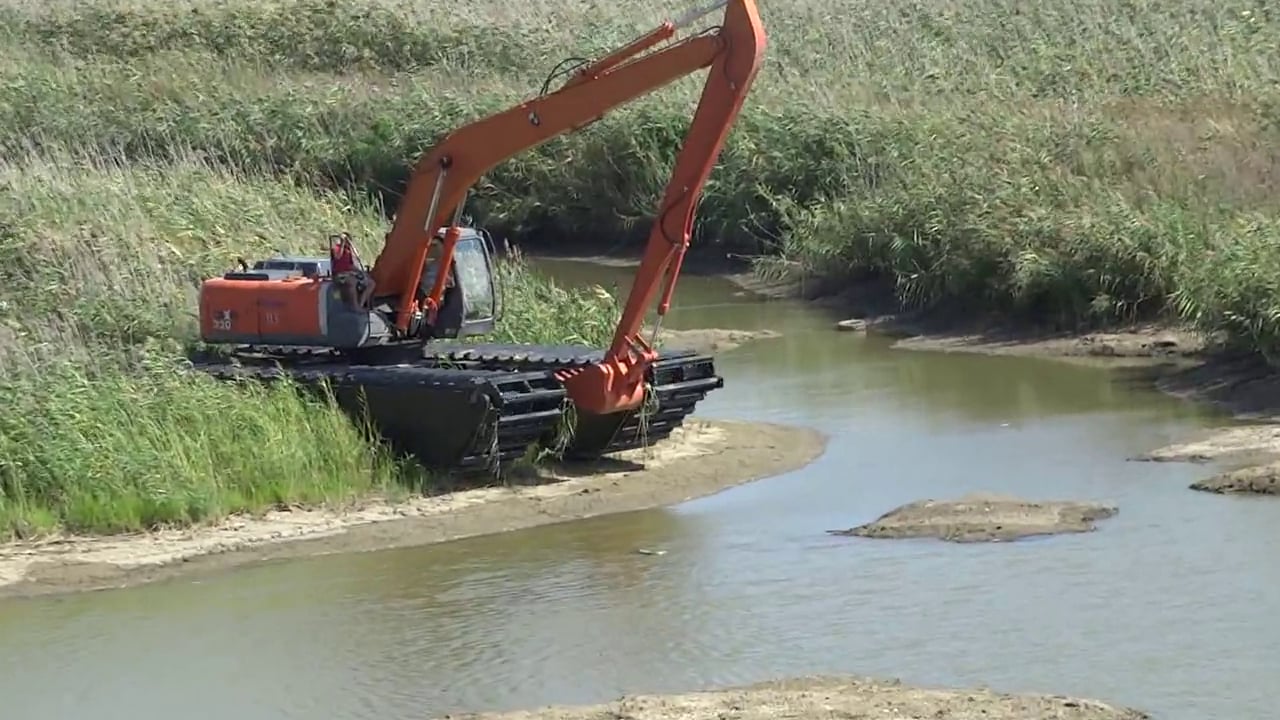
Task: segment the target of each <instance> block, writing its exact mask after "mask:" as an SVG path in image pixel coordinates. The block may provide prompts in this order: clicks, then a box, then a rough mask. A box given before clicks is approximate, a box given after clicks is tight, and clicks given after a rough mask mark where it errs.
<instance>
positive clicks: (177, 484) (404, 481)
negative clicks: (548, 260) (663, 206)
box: [0, 149, 617, 536]
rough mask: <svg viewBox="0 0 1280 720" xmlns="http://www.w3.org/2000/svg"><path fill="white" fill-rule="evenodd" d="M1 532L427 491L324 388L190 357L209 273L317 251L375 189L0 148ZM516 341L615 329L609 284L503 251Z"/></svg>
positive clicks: (99, 528)
mask: <svg viewBox="0 0 1280 720" xmlns="http://www.w3.org/2000/svg"><path fill="white" fill-rule="evenodd" d="M0 188H2V189H0V219H3V228H2V229H0V251H3V252H4V253H5V254H6V256H8V257H10V258H13V261H12V264H8V265H6V266H5V267H4V269H3V270H0V377H3V380H0V397H2V398H3V401H4V403H5V408H6V412H5V413H4V415H3V417H0V536H2V535H4V534H6V533H8V534H16V535H21V536H30V535H35V534H41V533H47V532H51V531H54V530H59V529H62V530H72V531H80V532H118V531H127V530H139V529H146V528H153V527H157V526H162V525H182V524H188V523H192V522H202V521H208V520H215V519H218V518H222V517H225V516H226V515H227V514H229V513H234V512H242V511H258V510H262V509H267V508H272V507H277V506H281V505H292V504H304V505H313V504H319V503H325V504H330V505H332V504H341V503H345V502H349V501H352V500H355V499H358V498H360V497H363V496H366V495H368V494H370V493H379V494H390V495H394V494H396V493H400V492H404V491H429V490H431V488H432V487H434V486H436V484H438V483H440V482H442V481H443V480H444V479H443V478H438V477H434V478H433V477H430V476H428V475H427V474H426V473H425V472H423V471H422V470H421V469H420V468H418V467H416V466H415V465H413V464H412V463H409V462H404V461H400V460H398V459H396V458H394V457H392V456H391V454H389V453H388V452H387V451H386V450H384V449H383V448H381V447H378V446H376V445H373V444H370V443H369V442H367V440H366V437H365V435H364V434H363V433H362V432H361V431H360V430H361V429H360V428H357V427H356V426H354V425H353V424H352V423H351V422H350V421H349V420H348V419H347V417H346V416H345V415H343V414H342V413H341V412H339V411H338V410H336V409H335V408H334V407H333V406H331V405H330V404H328V403H326V402H322V401H321V400H319V399H314V398H309V397H306V396H304V395H302V394H299V393H297V392H295V391H294V390H293V389H292V388H290V387H287V386H279V387H271V388H257V387H252V386H249V387H239V386H232V385H228V384H223V383H219V382H216V381H214V380H212V379H210V378H208V377H206V376H203V375H198V374H191V373H189V372H185V371H183V368H182V363H181V359H182V351H183V346H184V344H185V343H187V342H188V341H190V340H192V339H193V337H194V334H195V326H194V319H193V317H192V313H193V311H194V292H195V289H196V287H197V286H198V283H199V280H200V279H201V278H204V277H207V276H209V275H211V274H216V273H218V272H220V271H222V270H223V269H225V268H227V267H230V266H231V265H232V263H233V262H234V258H235V257H236V256H237V255H247V256H258V255H263V254H268V253H271V252H273V251H274V250H276V249H279V250H283V251H303V250H310V251H312V252H321V251H323V250H324V247H325V246H324V238H326V237H327V236H328V234H329V233H330V232H332V231H334V230H335V229H347V230H349V231H351V232H352V234H353V236H354V237H356V238H357V239H358V241H363V243H362V247H365V248H367V249H368V250H372V249H373V248H372V247H369V243H370V242H371V239H372V238H380V237H381V234H382V232H384V231H385V230H384V223H383V221H382V218H381V217H380V215H379V214H378V213H377V212H375V209H374V208H373V207H371V206H368V205H361V204H359V203H356V202H353V201H351V200H350V199H348V198H346V197H345V196H343V195H341V194H336V193H332V192H314V191H310V190H307V189H303V188H300V187H298V186H295V185H290V184H287V183H281V182H279V181H276V180H272V179H270V178H268V177H266V176H264V175H262V174H260V173H257V174H255V173H254V172H251V171H249V170H248V169H239V170H234V169H229V168H225V167H219V166H216V165H213V164H210V163H209V162H207V161H204V160H200V159H198V158H196V157H194V156H188V157H185V158H181V159H178V160H176V161H174V162H171V163H164V164H160V163H154V164H146V163H130V164H122V163H120V162H118V161H116V160H113V159H110V158H102V157H98V156H93V155H85V154H76V153H74V152H71V151H69V150H62V151H53V150H49V149H46V150H45V151H43V152H41V153H40V154H30V155H25V156H22V157H19V158H17V159H8V160H4V161H0ZM499 277H500V278H501V281H502V287H503V289H504V291H505V298H504V299H505V306H506V308H507V311H506V317H505V318H504V322H503V325H502V326H501V328H500V330H499V333H498V334H497V337H498V338H499V339H504V340H509V341H525V342H529V341H533V342H586V343H592V344H596V345H600V344H603V343H604V342H606V341H607V340H608V328H609V327H610V323H611V322H612V320H613V319H614V318H615V317H616V310H617V308H616V303H614V301H613V300H612V298H609V297H607V296H598V295H596V294H593V293H587V292H568V291H566V290H564V289H561V288H558V287H556V286H555V285H554V284H552V283H551V282H550V281H549V280H547V279H545V278H543V277H541V276H539V275H536V274H534V273H533V272H532V271H531V270H530V269H529V268H528V267H526V266H525V265H524V264H523V263H522V262H520V261H519V260H518V259H516V260H512V261H508V262H503V263H501V264H500V265H499Z"/></svg>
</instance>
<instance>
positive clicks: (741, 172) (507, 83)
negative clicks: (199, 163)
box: [0, 0, 1280, 350]
mask: <svg viewBox="0 0 1280 720" xmlns="http://www.w3.org/2000/svg"><path fill="white" fill-rule="evenodd" d="M687 4H688V3H686V2H683V0H681V1H679V2H677V1H676V0H669V1H665V0H664V1H663V2H659V3H653V4H650V3H645V4H642V5H641V6H638V7H635V8H627V7H626V6H625V5H619V4H616V3H614V4H602V3H599V2H594V1H592V0H573V1H572V2H563V3H558V2H551V1H550V0H533V1H531V2H527V3H521V4H520V5H519V7H518V8H516V7H515V6H510V5H508V4H506V3H501V2H497V0H476V2H473V3H466V4H456V3H455V4H441V3H425V2H407V1H406V2H392V1H391V0H379V2H375V3H355V2H353V1H352V0H333V1H332V2H326V1H324V0H303V1H302V2H284V1H283V0H270V1H269V2H266V3H254V4H250V3H247V2H246V3H232V4H230V5H227V6H223V7H215V6H214V5H213V4H211V3H207V2H203V1H202V0H196V1H194V2H193V1H192V0H187V1H186V2H184V3H180V4H179V5H176V6H168V7H166V6H162V5H160V4H158V3H146V2H142V1H141V0H131V1H121V2H110V1H109V0H94V2H92V3H90V4H89V5H88V9H85V8H83V7H82V8H80V9H75V10H64V9H56V10H54V11H51V12H46V13H38V12H36V11H34V10H33V8H34V7H36V4H35V3H34V2H12V3H11V5H10V6H9V7H8V8H7V10H6V12H7V16H6V18H5V19H6V21H7V23H6V24H8V25H9V26H10V27H12V28H13V30H12V31H11V32H12V34H13V35H14V36H16V38H17V40H15V41H12V42H14V43H16V44H23V43H25V44H26V46H27V47H28V48H31V47H34V44H35V43H36V42H49V41H54V40H56V41H57V42H58V43H60V44H61V45H62V46H63V47H64V48H65V49H66V50H67V51H68V52H69V53H70V55H69V56H64V57H61V58H57V59H54V58H50V57H47V56H45V55H44V54H42V53H37V52H36V51H34V50H31V49H27V50H25V51H23V52H20V53H17V54H15V55H14V56H13V59H11V60H9V61H7V64H6V70H4V78H3V79H4V82H2V83H0V100H3V102H0V108H4V107H6V106H7V107H8V110H0V128H3V129H4V130H3V132H5V134H4V135H3V136H0V147H13V146H14V145H15V144H19V143H23V142H29V141H31V139H32V138H36V139H40V138H44V137H53V138H60V137H72V136H74V137H77V138H84V139H85V140H86V141H87V142H90V143H92V144H95V145H98V146H102V147H112V148H119V149H121V151H122V152H124V153H126V154H128V155H130V156H135V157H137V156H156V155H159V156H166V155H168V154H170V153H171V152H173V151H174V150H175V148H177V149H178V150H179V151H185V150H184V148H185V147H186V146H194V147H196V148H199V149H200V150H202V151H205V152H210V153H213V154H216V155H221V156H228V157H232V158H236V159H244V158H248V157H252V158H261V157H263V156H264V154H263V152H262V148H264V147H265V148H266V156H267V157H269V159H270V160H271V162H273V163H274V164H275V165H276V166H277V167H278V168H280V169H282V170H286V171H288V172H290V173H292V174H294V175H295V176H298V177H301V178H305V179H307V180H309V181H316V180H321V181H332V180H337V181H340V182H344V183H353V184H356V185H359V186H363V187H366V188H373V189H380V188H388V187H390V188H394V187H396V185H397V182H398V181H400V180H402V179H403V177H404V174H405V172H406V171H405V163H406V161H407V160H408V159H410V158H412V157H413V155H414V153H415V152H416V151H417V150H418V149H419V148H421V147H422V146H423V144H424V143H427V142H429V141H430V140H431V139H433V138H434V137H436V136H437V135H438V134H439V133H440V132H442V131H444V130H446V129H448V128H449V127H451V126H452V125H454V124H455V123H457V122H458V121H460V120H461V119H463V118H468V117H474V116H476V115H478V114H479V113H481V112H484V111H486V110H492V109H497V108H500V107H504V106H506V104H508V103H510V102H511V101H513V100H515V99H517V98H520V97H524V96H527V95H528V94H529V93H531V92H533V91H534V90H535V89H536V88H537V86H538V85H539V84H540V83H541V81H542V79H543V74H544V73H545V72H547V71H548V70H549V69H550V68H551V67H552V66H553V65H554V63H555V62H557V61H559V60H560V59H562V58H563V57H566V56H570V55H579V54H586V53H589V52H591V51H595V50H599V49H600V48H602V47H606V46H608V45H610V44H612V43H615V42H617V41H619V40H622V39H624V38H626V37H629V36H630V35H631V34H632V33H634V32H636V31H637V30H639V29H642V28H645V27H648V26H650V25H652V24H653V23H654V22H655V21H656V20H657V19H659V18H661V17H664V16H667V15H670V14H672V12H673V11H677V10H679V9H683V8H684V6H685V5H687ZM55 5H56V6H57V7H58V8H62V7H64V6H65V3H56V4H55ZM192 8H194V10H192ZM762 13H763V14H764V16H765V20H766V23H767V24H768V27H769V30H770V33H771V46H770V48H771V49H770V56H769V59H768V65H767V67H766V69H765V71H764V73H763V74H762V77H761V80H760V81H759V83H758V85H757V90H756V91H755V93H754V94H753V96H752V97H751V98H750V100H749V103H748V110H747V112H746V113H745V116H744V117H743V119H742V121H741V125H740V128H739V130H738V132H736V133H735V134H734V136H733V139H732V141H731V143H730V148H729V149H728V151H727V152H726V154H725V157H724V160H723V162H722V164H721V167H720V168H719V169H718V171H717V173H716V175H715V176H714V178H713V180H712V182H711V184H710V186H709V187H708V191H707V198H706V202H704V204H703V205H702V208H701V213H702V216H701V219H700V222H699V233H700V235H699V241H700V242H703V243H704V244H705V243H711V242H722V243H727V244H731V245H734V246H736V247H739V248H747V249H753V250H755V249H759V250H764V251H767V252H769V253H770V254H772V255H775V256H781V257H783V258H784V259H788V260H796V261H799V262H800V264H801V265H803V266H804V267H805V268H807V269H808V270H810V271H812V272H815V273H817V274H819V275H821V276H823V277H827V278H830V279H834V280H836V281H837V282H843V281H849V280H852V279H856V278H859V277H864V276H865V275H867V274H875V275H881V276H886V275H887V276H889V277H891V278H893V279H894V280H896V281H897V283H898V287H899V291H900V295H901V296H902V298H903V300H904V301H906V302H908V303H913V304H919V305H924V306H929V305H936V304H939V303H943V302H946V303H955V302H958V301H963V302H972V303H975V304H977V305H979V306H981V307H984V308H988V309H1000V310H1007V311H1013V312H1017V313H1021V314H1023V315H1024V316H1026V317H1030V318H1033V319H1037V320H1041V321H1045V320H1048V321H1056V322H1061V323H1064V324H1073V323H1076V322H1080V321H1108V320H1116V319H1127V318H1132V317H1135V316H1138V315H1143V314H1152V313H1160V312H1167V313H1169V314H1171V315H1175V316H1178V317H1180V318H1182V319H1185V320H1189V321H1193V322H1197V323H1200V324H1201V325H1202V326H1204V327H1206V328H1211V329H1226V330H1229V331H1230V332H1231V333H1232V334H1233V336H1235V337H1236V338H1237V339H1240V340H1241V341H1243V342H1245V343H1246V344H1248V345H1249V346H1251V347H1254V348H1258V349H1263V350H1270V349H1272V348H1274V346H1275V345H1276V343H1277V338H1280V313H1276V312H1274V311H1275V310H1276V309H1277V307H1280V297H1278V296H1277V294H1276V291H1275V288H1274V283H1273V282H1272V281H1271V279H1270V278H1271V277H1272V276H1273V275H1274V274H1275V271H1276V270H1280V249H1277V247H1280V244H1277V243H1276V242H1275V240H1276V239H1277V237H1278V234H1277V212H1276V211H1277V202H1276V201H1275V199H1274V198H1275V195H1276V193H1275V179H1274V170H1275V168H1276V167H1277V158H1278V157H1280V155H1278V154H1277V153H1278V152H1280V151H1277V150H1276V149H1275V145H1276V143H1275V140H1276V139H1277V137H1278V136H1280V131H1278V130H1277V128H1276V126H1275V124H1274V121H1273V118H1274V117H1275V116H1276V112H1275V111H1276V110H1277V109H1280V90H1277V87H1278V85H1277V80H1280V60H1278V59H1277V58H1280V52H1278V50H1280V40H1277V38H1278V37H1280V13H1277V12H1276V11H1275V10H1274V8H1271V7H1270V6H1269V4H1268V3H1265V2H1261V0H1257V1H1255V2H1246V3H1243V4H1241V3H1237V4H1234V5H1222V4H1220V3H1214V2H1209V0H1170V1H1169V2H1161V3H1156V2H1145V1H1144V2H1134V1H1133V0H1084V1H1082V2H1076V3H1072V4H1070V5H1069V6H1067V5H1062V6H1058V5H1044V4H1039V5H1036V6H1034V7H1032V6H1026V5H1025V3H1018V2H1014V1H1013V0H930V1H928V2H925V1H923V0H921V1H917V2H910V3H905V4H904V3H866V2H862V1H861V0H859V1H858V2H855V1H854V0H799V1H798V2H793V3H785V4H778V3H765V4H764V7H763V8H762ZM108 28H110V30H108ZM583 38H586V39H583ZM262 64H267V65H269V66H273V67H275V68H277V69H278V70H277V71H276V73H275V74H273V75H268V74H265V73H263V72H262V71H261V69H260V67H261V65H262ZM333 73H338V74H339V77H338V79H336V80H335V79H334V78H333V76H332V74H333ZM138 75H141V76H143V77H145V78H147V81H146V82H142V83H137V82H128V81H127V80H128V79H129V78H132V77H135V76H138ZM122 81H125V82H122ZM695 92H696V82H682V83H681V84H680V85H679V87H678V88H675V89H672V90H669V91H664V92H662V93H660V94H659V95H658V96H657V97H654V98H650V99H647V100H645V101H643V102H641V103H638V104H636V105H634V106H632V107H629V108H627V109H625V110H623V111H621V112H619V113H618V114H616V115H615V116H613V117H612V118H610V119H609V120H608V121H606V122H605V123H601V124H599V125H596V126H594V127H592V128H590V129H588V130H587V131H586V132H584V133H581V134H580V135H578V136H575V137H573V138H569V139H567V140H564V141H557V142H553V143H550V144H548V145H547V146H544V147H543V148H541V149H539V150H538V151H535V152H532V153H529V154H527V155H525V156H522V157H521V158H519V159H517V160H514V161H511V162H509V163H507V164H505V165H504V166H503V167H502V168H501V169H499V170H497V171H495V172H494V173H492V174H491V176H490V177H489V178H488V184H487V185H486V187H485V192H483V193H482V197H481V198H479V199H478V201H477V203H476V206H475V210H476V215H477V217H478V219H481V220H483V221H485V222H487V223H489V224H491V225H496V226H500V227H502V228H504V229H506V230H508V231H510V232H512V233H515V234H517V235H518V236H519V237H521V238H523V239H526V240H529V241H536V240H538V239H540V238H546V237H553V238H556V239H560V238H565V237H569V238H580V237H586V238H588V239H593V240H595V241H596V242H601V243H602V244H603V243H604V242H606V241H605V240H602V238H607V239H613V238H628V237H634V236H635V233H636V232H637V228H638V229H639V230H643V229H644V226H643V224H641V225H637V222H643V221H644V220H645V219H647V218H648V217H649V215H650V214H651V213H652V209H653V207H654V205H655V203H656V200H657V196H658V193H659V192H660V189H661V184H662V182H663V180H664V179H665V172H666V169H667V168H668V167H669V163H670V159H671V158H672V156H673V153H674V148H675V147H676V146H677V144H678V142H679V138H680V136H681V132H682V129H683V127H684V124H685V123H686V122H687V115H688V110H689V107H690V104H689V103H690V102H691V101H692V99H693V97H694V96H695ZM108 98H109V99H110V106H111V109H109V110H108V109H106V105H107V102H106V99H108ZM86 101H88V102H90V103H92V104H94V105H95V106H96V107H98V108H100V109H103V112H101V113H86V112H83V111H82V110H81V108H82V107H84V104H85V103H86Z"/></svg>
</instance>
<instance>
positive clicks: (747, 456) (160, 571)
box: [0, 420, 826, 597]
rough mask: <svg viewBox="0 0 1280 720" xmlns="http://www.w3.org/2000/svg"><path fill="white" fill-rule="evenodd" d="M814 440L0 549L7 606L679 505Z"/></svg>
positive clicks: (684, 445)
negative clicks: (14, 600) (346, 506)
mask: <svg viewBox="0 0 1280 720" xmlns="http://www.w3.org/2000/svg"><path fill="white" fill-rule="evenodd" d="M825 446H826V439H825V438H824V437H823V436H822V435H821V434H820V433H818V432H817V431H814V430H809V429H805V428H793V427H786V426H781V425H772V424H761V423H743V422H719V421H696V420H690V421H687V422H686V424H685V427H684V428H681V429H680V430H677V431H676V432H675V433H673V434H672V435H671V437H669V438H668V439H667V440H666V441H664V442H662V443H660V444H658V445H656V446H654V447H652V448H649V449H647V450H635V451H631V452H627V453H619V454H617V455H615V456H613V457H611V458H608V459H604V460H601V461H598V462H595V463H591V464H577V465H573V466H561V467H556V468H550V469H548V470H546V471H544V472H543V473H542V476H541V477H540V478H537V479H536V481H540V482H539V483H538V484H528V485H521V486H504V487H489V488H480V489H473V490H464V491H459V492H454V493H448V494H443V495H436V496H432V497H419V498H414V499H411V500H408V501H405V502H402V503H396V504H388V503H386V502H382V501H376V500H373V501H369V502H368V503H366V504H365V505H364V506H363V507H360V508H358V509H353V510H350V511H334V510H295V511H280V512H270V513H267V514H266V515H264V516H261V517H236V518H232V519H230V520H228V521H226V522H223V523H220V524H218V525H216V526H211V527H198V528H191V529H184V530H172V531H165V532H158V533H153V534H146V535H130V536H116V537H62V538H53V539H48V540H44V541H39V542H21V543H10V544H5V545H0V597H5V596H22V595H39V594H46V593H58V592H69V591H79V590H93V589H103V588H111V587H123V586H127V585H135V584H141V583H145V582H152V581H156V580H161V579H165V578H171V577H176V576H178V575H182V574H186V573H191V572H196V571H209V570H215V569H219V568H227V567H232V566H238V565H245V564H249V563H256V562H263V561H268V560H281V559H287V558H296V557H304V556H308V555H317V554H326V553H335V552H352V551H367V550H377V549H383V548H393V547H407V546H413V545H424V544H430V543H436V542H443V541H447V540H453V539H458V538H463V537H470V536H475V535H484V534H489V533H497V532H503V531H508V530H516V529H520V528H527V527H532V526H535V525H545V524H551V523H555V522H562V521H566V520H574V519H579V518H586V517H591V516H596V515H604V514H609V513H618V512H628V511H633V510H641V509H646V508H653V507H660V506H664V505H671V504H675V503H679V502H683V501H685V500H689V499H693V498H696V497H700V496H705V495H710V494H713V493H715V492H717V491H719V490H723V489H725V488H728V487H730V486H733V485H739V484H742V483H745V482H749V481H751V480H756V479H760V478H764V477H768V476H772V475H777V474H780V473H784V472H788V471H791V470H795V469H797V468H800V467H802V466H804V465H806V464H808V463H809V462H810V461H812V460H813V459H814V458H816V457H818V456H819V455H820V454H821V453H822V452H823V450H824V449H825Z"/></svg>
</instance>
